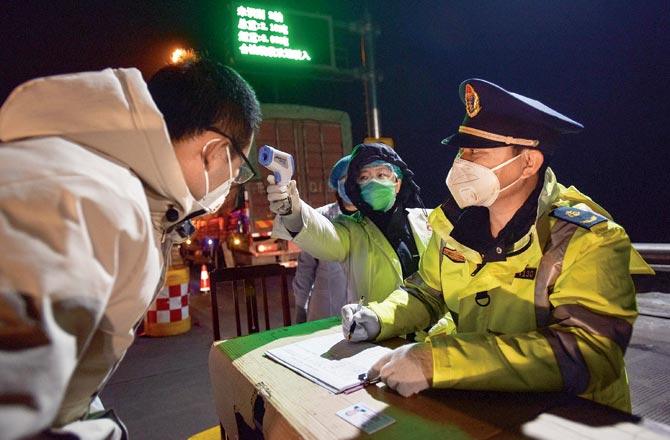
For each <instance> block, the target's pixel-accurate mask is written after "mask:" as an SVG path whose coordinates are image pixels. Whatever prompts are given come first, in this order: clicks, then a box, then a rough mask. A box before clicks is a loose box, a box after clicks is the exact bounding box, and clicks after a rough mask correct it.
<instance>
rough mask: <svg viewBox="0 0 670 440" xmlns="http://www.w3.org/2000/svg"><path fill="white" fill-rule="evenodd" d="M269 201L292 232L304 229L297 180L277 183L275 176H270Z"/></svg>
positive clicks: (271, 208)
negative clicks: (281, 183) (282, 183)
mask: <svg viewBox="0 0 670 440" xmlns="http://www.w3.org/2000/svg"><path fill="white" fill-rule="evenodd" d="M268 183H269V185H268V187H267V191H268V201H269V202H270V211H272V212H274V213H275V214H278V215H281V216H282V221H283V222H284V226H286V229H288V230H289V231H291V232H300V230H301V229H302V213H301V208H300V195H299V194H298V188H297V187H296V183H295V180H290V181H289V182H288V184H286V185H277V184H275V177H274V176H273V175H272V174H271V175H269V176H268Z"/></svg>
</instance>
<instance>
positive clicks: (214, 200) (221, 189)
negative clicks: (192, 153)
mask: <svg viewBox="0 0 670 440" xmlns="http://www.w3.org/2000/svg"><path fill="white" fill-rule="evenodd" d="M220 141H221V139H220V138H217V139H212V140H210V141H209V142H207V143H206V144H205V146H204V147H202V155H203V157H204V155H205V150H207V147H209V146H210V145H211V144H213V143H215V142H220ZM226 156H227V157H228V176H230V177H229V178H228V180H226V181H225V182H223V183H222V184H221V185H219V186H218V187H216V188H215V189H213V190H212V191H211V192H210V191H209V173H207V167H205V195H204V196H203V197H202V198H201V199H200V200H198V204H199V205H200V206H202V209H204V210H205V211H207V212H208V213H210V214H211V213H213V212H216V211H218V209H219V208H220V207H221V205H223V202H224V201H225V200H226V196H227V195H228V193H229V192H230V187H231V186H232V184H233V180H234V177H233V165H232V163H231V160H230V151H229V149H228V147H226Z"/></svg>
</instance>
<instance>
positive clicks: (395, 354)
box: [367, 342, 433, 397]
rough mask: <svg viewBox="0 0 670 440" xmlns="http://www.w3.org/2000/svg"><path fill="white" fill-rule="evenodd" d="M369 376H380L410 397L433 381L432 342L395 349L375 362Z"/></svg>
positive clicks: (393, 387)
mask: <svg viewBox="0 0 670 440" xmlns="http://www.w3.org/2000/svg"><path fill="white" fill-rule="evenodd" d="M367 377H368V378H370V379H375V378H377V377H380V378H381V380H382V382H384V383H385V384H386V385H387V386H389V387H390V388H391V389H394V390H396V391H397V392H398V393H399V394H400V395H401V396H403V397H409V396H411V395H412V394H416V393H418V392H420V391H423V390H425V389H427V388H430V384H431V382H432V381H433V352H432V349H431V346H430V344H427V343H425V342H419V343H414V344H406V345H403V346H400V347H398V348H396V349H395V350H393V351H392V352H391V353H389V354H387V355H385V356H384V357H383V358H381V359H379V360H378V361H377V363H375V364H374V365H373V366H372V368H370V371H368V375H367Z"/></svg>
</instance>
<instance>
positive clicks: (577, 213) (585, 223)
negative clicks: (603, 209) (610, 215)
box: [549, 206, 607, 229]
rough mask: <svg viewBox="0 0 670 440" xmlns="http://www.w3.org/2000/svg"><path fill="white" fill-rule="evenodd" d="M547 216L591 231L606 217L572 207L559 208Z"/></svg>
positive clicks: (604, 220) (605, 219)
mask: <svg viewBox="0 0 670 440" xmlns="http://www.w3.org/2000/svg"><path fill="white" fill-rule="evenodd" d="M549 215H550V216H552V217H556V218H558V219H561V220H563V221H566V222H568V223H572V224H575V225H577V226H581V227H582V228H584V229H591V228H592V227H594V226H595V225H597V224H599V223H602V222H606V221H607V217H604V216H602V215H600V214H596V213H595V212H593V211H587V210H585V209H579V208H575V207H572V206H560V207H558V208H556V209H554V210H553V211H551V212H550V213H549Z"/></svg>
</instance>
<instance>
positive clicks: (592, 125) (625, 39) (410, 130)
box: [0, 0, 670, 242]
mask: <svg viewBox="0 0 670 440" xmlns="http://www.w3.org/2000/svg"><path fill="white" fill-rule="evenodd" d="M77 3H86V5H85V6H82V5H77ZM255 3H257V4H263V3H265V4H270V3H271V4H272V5H275V6H276V7H289V8H293V9H299V10H304V11H309V12H317V13H321V14H328V15H332V16H333V17H334V19H336V20H339V21H341V22H348V21H353V20H356V19H358V18H360V17H361V14H362V12H363V5H364V3H363V2H360V1H350V0H347V1H344V0H337V1H336V0H333V1H330V2H327V1H323V0H318V1H317V0H311V1H308V0H304V1H301V0H295V1H273V2H269V1H266V2H263V1H261V0H258V1H256V2H255ZM0 8H1V10H0V36H1V37H2V41H1V42H0V66H1V67H0V100H2V101H4V99H5V98H6V97H7V95H8V94H9V93H10V92H11V90H12V89H13V88H14V87H16V86H17V85H19V84H20V83H21V82H23V81H26V80H28V79H30V78H34V77H38V76H45V75H51V74H57V73H65V72H75V71H82V70H95V69H102V68H105V67H130V66H134V67H138V68H139V69H140V70H142V72H143V73H144V75H145V77H147V76H149V75H151V74H152V73H153V72H155V71H156V70H157V69H158V68H160V67H161V66H162V65H164V64H165V63H166V60H167V57H168V55H169V52H170V50H171V48H173V47H175V46H176V45H187V46H191V47H194V48H195V49H197V50H201V51H202V50H204V51H206V52H207V53H209V55H210V56H212V57H215V58H219V57H220V58H221V59H223V53H224V52H223V46H224V39H225V38H226V32H225V26H224V25H223V24H222V23H223V22H224V21H225V16H226V14H227V5H226V2H225V1H167V0H164V1H159V0H136V1H111V2H110V1H107V2H97V1H88V2H74V1H72V2H65V1H48V0H44V1H18V0H17V1H6V0H5V1H3V2H2V6H1V7H0ZM368 8H369V10H370V13H371V15H372V17H373V21H374V22H375V24H376V25H377V26H378V27H379V29H380V35H379V36H378V37H377V39H376V52H377V54H376V55H377V56H376V62H377V66H378V69H379V70H380V72H381V76H382V82H381V83H380V87H379V93H380V103H381V114H382V132H383V135H385V136H390V137H392V138H393V139H394V140H395V141H396V146H397V150H398V152H399V153H400V155H401V156H402V157H403V159H405V161H406V162H407V163H408V164H409V165H410V168H412V169H413V170H414V171H415V173H416V174H417V180H418V183H419V184H420V186H421V187H422V192H423V196H424V201H425V202H426V205H427V206H434V205H437V204H438V203H439V202H440V201H441V199H442V198H443V197H444V195H445V194H446V192H447V191H448V190H447V188H446V186H445V184H444V179H445V177H446V174H447V171H448V169H449V166H450V164H451V161H452V159H453V155H454V152H453V151H450V150H449V149H448V148H445V147H443V146H441V145H440V143H439V142H440V140H441V139H442V138H444V137H446V136H448V135H450V134H452V133H453V132H454V131H455V129H456V127H457V126H458V125H459V123H460V121H461V120H462V118H463V106H462V104H461V103H460V100H459V99H458V94H457V88H458V84H459V83H460V82H461V81H462V80H464V79H467V78H471V77H479V78H484V79H487V80H489V81H492V82H494V83H497V84H499V85H501V86H502V87H504V88H506V89H508V90H511V91H514V92H517V93H520V94H522V95H526V96H529V97H531V98H535V99H538V100H540V101H542V102H544V103H545V104H547V105H549V106H550V107H553V108H555V109H556V110H558V111H560V112H562V113H564V114H566V115H567V116H569V117H570V118H572V119H575V120H577V121H579V122H581V123H583V124H584V126H585V127H586V128H585V130H584V131H583V132H582V133H581V134H579V135H576V136H571V137H568V138H566V139H565V142H564V148H563V149H562V150H560V151H559V152H558V153H557V154H556V155H555V157H554V158H553V159H552V167H553V168H554V170H555V171H556V173H557V175H558V178H559V181H560V182H561V183H563V184H565V185H575V186H576V187H577V188H579V189H580V190H581V191H582V192H584V193H586V194H588V195H589V196H591V197H592V198H593V199H594V200H596V201H597V202H598V203H600V204H601V205H603V206H604V207H605V208H606V209H607V210H608V211H609V212H610V213H611V214H612V215H613V216H614V218H615V220H616V221H617V222H618V223H620V224H622V225H623V226H624V227H625V228H626V230H627V231H628V232H629V234H630V236H631V238H632V240H633V241H636V242H670V188H669V186H670V185H669V183H670V178H668V175H667V170H668V168H669V167H670V154H669V153H668V149H669V148H670V104H669V97H670V93H669V92H668V89H669V88H670V12H668V11H670V7H668V2H667V0H665V1H663V0H649V1H644V2H634V1H628V2H626V1H591V0H586V1H577V0H575V1H553V2H548V1H536V0H523V1H521V0H516V1H514V0H500V1H480V2H473V1H465V0H459V1H411V2H410V1H405V0H370V1H369V3H368ZM336 32H338V31H336ZM340 32H341V31H340ZM336 39H337V36H336ZM348 49H353V53H355V47H354V48H351V47H349V48H348ZM243 75H244V76H245V77H247V78H248V79H249V81H250V82H251V83H252V85H254V87H255V88H256V89H257V92H258V95H259V98H260V99H261V101H263V102H285V103H296V104H308V105H315V106H319V107H326V108H337V109H341V110H345V111H347V112H348V113H349V115H350V116H351V119H352V125H353V131H354V133H353V134H354V142H356V140H362V138H363V137H364V136H365V129H366V128H365V114H364V101H363V91H362V87H361V86H360V84H359V83H358V82H355V81H327V80H324V79H320V78H318V77H315V76H314V75H310V76H304V75H300V74H296V75H291V76H286V75H274V74H272V72H267V71H266V72H262V71H260V70H259V71H253V72H249V71H246V72H244V71H243Z"/></svg>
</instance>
